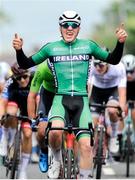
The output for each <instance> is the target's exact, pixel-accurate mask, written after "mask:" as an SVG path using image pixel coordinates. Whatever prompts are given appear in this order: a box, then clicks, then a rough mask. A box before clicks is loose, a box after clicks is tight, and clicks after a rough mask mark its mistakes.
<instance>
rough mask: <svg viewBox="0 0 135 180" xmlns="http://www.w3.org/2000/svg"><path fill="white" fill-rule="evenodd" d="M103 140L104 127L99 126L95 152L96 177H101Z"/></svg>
mask: <svg viewBox="0 0 135 180" xmlns="http://www.w3.org/2000/svg"><path fill="white" fill-rule="evenodd" d="M103 140H104V129H103V128H101V129H100V131H99V134H98V147H97V153H96V179H101V173H102V165H103Z"/></svg>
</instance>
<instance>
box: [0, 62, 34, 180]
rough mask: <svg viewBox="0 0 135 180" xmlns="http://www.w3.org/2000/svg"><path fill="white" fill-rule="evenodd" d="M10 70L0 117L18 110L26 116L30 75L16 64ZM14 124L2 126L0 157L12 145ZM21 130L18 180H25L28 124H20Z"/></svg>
mask: <svg viewBox="0 0 135 180" xmlns="http://www.w3.org/2000/svg"><path fill="white" fill-rule="evenodd" d="M11 69H12V72H13V76H12V77H11V78H9V79H8V80H7V81H6V83H5V86H4V89H3V92H2V95H1V98H0V117H2V116H3V115H4V114H5V113H8V114H11V115H16V114H17V113H18V110H19V111H20V114H21V115H24V116H27V115H28V114H27V97H28V93H29V89H30V84H31V80H32V75H31V74H30V72H29V71H28V70H23V69H20V68H19V66H18V64H17V63H15V64H13V66H12V67H11ZM16 124H17V123H16V119H11V120H9V121H8V122H7V123H6V124H4V126H2V138H1V141H0V155H1V156H6V155H7V145H9V146H10V145H12V143H13V141H14V136H15V132H16ZM22 128H23V130H22V132H23V139H22V153H21V164H20V169H19V179H25V178H26V169H27V166H28V163H29V159H30V154H31V146H32V140H31V137H32V130H31V127H30V124H29V123H28V122H24V123H22ZM9 134H11V138H10V142H8V138H9Z"/></svg>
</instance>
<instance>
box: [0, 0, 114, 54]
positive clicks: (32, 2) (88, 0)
mask: <svg viewBox="0 0 135 180" xmlns="http://www.w3.org/2000/svg"><path fill="white" fill-rule="evenodd" d="M111 2H112V0H0V8H2V9H3V10H4V11H5V12H6V13H7V14H8V16H9V17H10V19H11V22H10V23H8V24H5V25H4V26H2V27H1V28H0V36H1V42H2V44H1V45H0V47H1V50H2V51H4V52H7V51H8V52H11V53H12V52H13V48H12V39H13V36H14V33H18V34H19V35H20V36H21V37H22V38H23V40H24V46H23V49H25V52H27V51H28V52H29V51H31V49H32V48H33V46H37V45H38V46H42V45H44V44H45V43H47V42H50V41H55V40H58V39H59V38H60V33H59V26H58V18H59V16H60V14H61V13H62V12H63V11H65V10H75V11H77V12H78V13H79V14H80V16H81V18H82V24H81V31H80V34H79V37H80V38H87V37H88V34H90V33H91V32H92V30H93V26H94V24H96V23H97V22H100V21H102V14H101V13H102V12H103V11H104V9H105V8H107V7H108V6H109V5H110V3H111Z"/></svg>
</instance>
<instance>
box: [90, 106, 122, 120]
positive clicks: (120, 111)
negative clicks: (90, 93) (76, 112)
mask: <svg viewBox="0 0 135 180" xmlns="http://www.w3.org/2000/svg"><path fill="white" fill-rule="evenodd" d="M89 105H90V106H92V107H98V108H100V109H101V110H102V111H105V109H106V108H116V109H118V116H119V117H123V115H122V113H123V111H122V109H121V107H120V106H113V105H105V104H98V103H93V104H89Z"/></svg>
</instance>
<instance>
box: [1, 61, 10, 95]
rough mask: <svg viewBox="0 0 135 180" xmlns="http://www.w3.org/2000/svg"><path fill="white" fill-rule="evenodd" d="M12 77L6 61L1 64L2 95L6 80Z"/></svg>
mask: <svg viewBox="0 0 135 180" xmlns="http://www.w3.org/2000/svg"><path fill="white" fill-rule="evenodd" d="M11 75H12V71H11V68H10V65H9V64H8V63H6V62H4V61H2V62H0V94H1V92H2V90H3V87H4V84H5V82H6V80H7V79H8V78H9V77H10V76H11Z"/></svg>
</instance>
